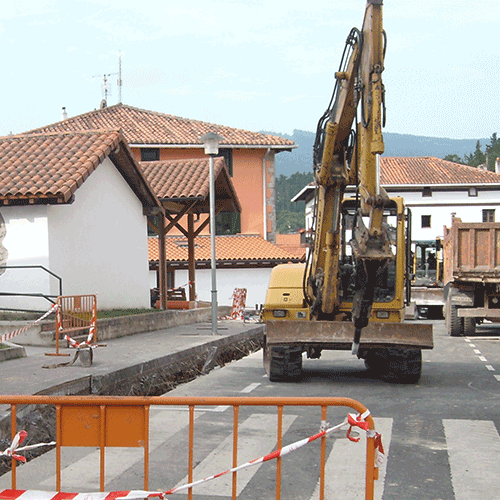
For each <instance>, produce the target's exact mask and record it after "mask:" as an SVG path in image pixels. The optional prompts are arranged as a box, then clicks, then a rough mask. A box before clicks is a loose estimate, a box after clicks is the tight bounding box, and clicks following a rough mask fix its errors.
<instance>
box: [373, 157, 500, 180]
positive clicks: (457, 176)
mask: <svg viewBox="0 0 500 500" xmlns="http://www.w3.org/2000/svg"><path fill="white" fill-rule="evenodd" d="M380 180H381V184H382V185H383V186H390V185H409V184H410V185H411V184H413V185H432V184H490V183H500V175H499V174H496V173H495V172H490V171H488V170H482V169H479V168H474V167H469V166H467V165H461V164H459V163H453V162H451V161H446V160H441V159H440V158H434V157H430V156H425V157H419V158H399V157H398V158H396V157H385V156H382V157H381V162H380Z"/></svg>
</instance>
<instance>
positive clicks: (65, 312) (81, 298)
mask: <svg viewBox="0 0 500 500" xmlns="http://www.w3.org/2000/svg"><path fill="white" fill-rule="evenodd" d="M56 306H57V309H56V352H55V353H46V354H47V355H49V356H68V354H61V353H60V352H59V342H60V340H61V336H62V335H64V337H63V338H64V339H65V340H67V341H68V343H69V344H70V346H71V347H78V346H79V344H78V342H76V341H75V340H74V339H73V338H72V336H73V335H74V334H75V333H80V335H81V332H83V331H84V330H88V333H87V335H85V341H84V344H87V345H88V344H90V342H97V297H96V295H62V296H59V297H57V300H56Z"/></svg>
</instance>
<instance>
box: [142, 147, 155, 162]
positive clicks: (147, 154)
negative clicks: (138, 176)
mask: <svg viewBox="0 0 500 500" xmlns="http://www.w3.org/2000/svg"><path fill="white" fill-rule="evenodd" d="M159 159H160V148H141V161H158V160H159Z"/></svg>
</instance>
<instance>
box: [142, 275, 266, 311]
mask: <svg viewBox="0 0 500 500" xmlns="http://www.w3.org/2000/svg"><path fill="white" fill-rule="evenodd" d="M271 271H272V269H271V268H263V269H217V272H216V280H217V303H218V305H219V306H231V305H232V303H233V302H232V296H233V291H234V289H235V288H246V289H247V301H246V306H247V308H254V307H255V305H256V304H259V305H260V304H263V303H264V301H265V299H266V292H267V287H268V285H269V278H270V277H271ZM195 276H196V294H197V295H198V300H199V301H206V302H210V301H211V300H212V298H211V290H212V275H211V270H210V269H197V270H196V275H195ZM186 283H188V272H187V271H176V272H175V286H183V285H185V284H186ZM150 284H151V288H154V287H156V286H157V285H156V272H153V271H151V272H150ZM187 291H188V289H187V287H186V295H187Z"/></svg>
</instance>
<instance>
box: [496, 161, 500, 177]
mask: <svg viewBox="0 0 500 500" xmlns="http://www.w3.org/2000/svg"><path fill="white" fill-rule="evenodd" d="M495 172H496V173H497V174H500V158H497V160H496V162H495Z"/></svg>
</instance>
